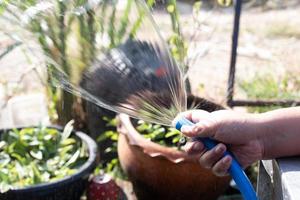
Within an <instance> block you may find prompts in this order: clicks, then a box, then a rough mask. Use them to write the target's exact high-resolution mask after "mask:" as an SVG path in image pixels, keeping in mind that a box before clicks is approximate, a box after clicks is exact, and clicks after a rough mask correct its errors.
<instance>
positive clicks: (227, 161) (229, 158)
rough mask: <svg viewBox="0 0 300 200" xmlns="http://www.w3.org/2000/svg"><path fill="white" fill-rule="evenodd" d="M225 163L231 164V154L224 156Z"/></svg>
mask: <svg viewBox="0 0 300 200" xmlns="http://www.w3.org/2000/svg"><path fill="white" fill-rule="evenodd" d="M222 162H223V163H224V164H229V163H230V162H231V157H230V156H226V157H225V158H223V161H222Z"/></svg>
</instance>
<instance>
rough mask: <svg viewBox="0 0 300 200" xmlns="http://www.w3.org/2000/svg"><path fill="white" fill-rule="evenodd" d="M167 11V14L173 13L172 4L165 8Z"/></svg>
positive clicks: (173, 6) (173, 7)
mask: <svg viewBox="0 0 300 200" xmlns="http://www.w3.org/2000/svg"><path fill="white" fill-rule="evenodd" d="M167 11H168V12H169V13H173V12H174V11H175V5H173V4H170V5H168V6H167Z"/></svg>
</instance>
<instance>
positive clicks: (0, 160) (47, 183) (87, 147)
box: [0, 123, 97, 200]
mask: <svg viewBox="0 0 300 200" xmlns="http://www.w3.org/2000/svg"><path fill="white" fill-rule="evenodd" d="M0 138H1V140H0V179H1V183H0V199H7V200H28V199H31V200H40V199H43V200H44V199H45V200H55V199H57V200H58V199H59V200H79V199H80V197H81V195H82V194H83V192H84V190H85V189H86V186H87V184H88V178H89V175H90V174H91V173H92V172H93V170H94V168H95V165H96V157H97V145H96V143H95V142H94V140H92V139H91V138H90V137H89V136H87V135H86V134H84V133H82V132H77V131H74V130H73V126H72V123H68V124H67V125H66V126H65V128H64V129H62V128H61V127H55V126H53V127H52V126H50V127H48V126H47V127H46V126H38V127H22V128H14V129H8V130H1V131H0Z"/></svg>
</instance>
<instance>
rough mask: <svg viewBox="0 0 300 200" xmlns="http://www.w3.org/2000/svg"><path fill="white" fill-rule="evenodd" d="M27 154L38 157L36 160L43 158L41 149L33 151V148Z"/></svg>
mask: <svg viewBox="0 0 300 200" xmlns="http://www.w3.org/2000/svg"><path fill="white" fill-rule="evenodd" d="M29 154H30V155H31V156H32V157H33V158H35V159H38V160H42V159H43V153H42V152H41V151H34V150H31V151H30V152H29Z"/></svg>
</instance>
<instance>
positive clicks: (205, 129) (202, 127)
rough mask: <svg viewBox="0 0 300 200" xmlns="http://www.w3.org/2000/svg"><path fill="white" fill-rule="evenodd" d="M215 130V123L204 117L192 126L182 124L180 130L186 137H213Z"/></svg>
mask: <svg viewBox="0 0 300 200" xmlns="http://www.w3.org/2000/svg"><path fill="white" fill-rule="evenodd" d="M216 130H217V123H216V122H215V121H213V120H210V119H206V120H202V121H200V122H198V123H197V124H195V125H193V126H189V125H183V126H182V127H181V130H180V131H181V132H182V133H183V134H184V135H186V136H188V137H196V136H200V137H211V138H213V137H214V135H215V133H216Z"/></svg>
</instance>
